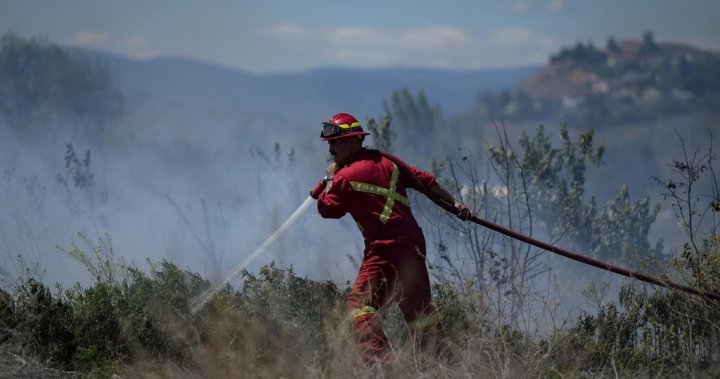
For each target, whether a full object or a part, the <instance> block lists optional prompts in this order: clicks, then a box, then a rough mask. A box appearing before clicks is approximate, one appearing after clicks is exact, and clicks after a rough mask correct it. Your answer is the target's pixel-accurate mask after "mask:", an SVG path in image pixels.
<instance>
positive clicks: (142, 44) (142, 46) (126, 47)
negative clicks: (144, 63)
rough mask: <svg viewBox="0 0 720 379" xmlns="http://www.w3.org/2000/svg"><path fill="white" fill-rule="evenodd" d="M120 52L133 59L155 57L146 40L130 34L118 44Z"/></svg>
mask: <svg viewBox="0 0 720 379" xmlns="http://www.w3.org/2000/svg"><path fill="white" fill-rule="evenodd" d="M120 48H121V49H122V51H123V52H124V53H125V54H126V55H129V56H131V57H133V58H138V59H147V58H152V57H153V56H155V55H157V52H155V51H153V49H152V48H150V44H149V43H148V41H147V39H146V38H145V37H144V36H143V35H141V34H132V35H130V36H127V37H126V38H124V39H123V40H122V41H121V42H120Z"/></svg>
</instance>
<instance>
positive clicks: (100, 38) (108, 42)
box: [70, 31, 160, 59]
mask: <svg viewBox="0 0 720 379" xmlns="http://www.w3.org/2000/svg"><path fill="white" fill-rule="evenodd" d="M70 44H71V45H74V46H80V47H86V48H95V49H103V50H110V51H112V52H114V53H117V54H121V55H125V56H129V57H132V58H137V59H147V58H152V57H154V56H157V55H159V54H160V52H159V51H157V50H155V49H153V48H152V47H151V46H150V43H149V42H148V40H147V38H146V37H145V36H143V35H142V34H139V33H134V34H130V35H127V36H124V37H122V38H111V37H110V36H108V35H107V34H105V33H100V32H93V31H80V32H77V33H75V34H74V35H73V36H72V37H71V38H70Z"/></svg>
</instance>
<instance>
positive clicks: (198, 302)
mask: <svg viewBox="0 0 720 379" xmlns="http://www.w3.org/2000/svg"><path fill="white" fill-rule="evenodd" d="M312 201H313V199H312V197H310V196H308V198H307V199H305V201H304V202H303V203H302V204H300V206H299V207H298V209H296V210H295V212H293V214H292V215H290V217H288V219H287V220H285V222H284V223H283V224H282V225H280V227H279V228H278V229H277V230H276V231H275V232H274V233H273V234H271V235H270V237H268V238H267V239H266V240H265V241H263V243H261V244H260V246H258V247H257V248H255V250H253V251H252V253H250V254H249V255H248V256H247V257H245V259H243V260H242V262H240V263H239V264H238V265H237V266H235V267H234V268H233V269H232V270H231V271H230V272H229V273H227V274H226V275H225V278H224V279H223V280H221V281H219V282H217V283H215V284H214V285H213V286H212V287H210V288H209V289H208V290H207V291H205V292H203V293H202V294H201V295H200V296H198V297H197V298H196V299H195V301H194V302H193V303H192V305H191V306H190V313H191V314H193V315H194V314H196V313H197V312H198V311H199V310H200V309H202V308H203V307H204V306H205V304H207V302H208V301H210V299H212V297H213V296H215V295H216V294H217V293H218V292H220V290H222V289H223V288H224V287H225V286H226V285H227V284H228V283H229V282H230V281H231V280H233V279H234V278H235V277H236V276H237V275H238V274H240V272H241V271H242V270H244V269H245V267H247V265H249V264H250V263H251V262H252V261H254V260H255V258H257V257H258V256H259V255H260V254H261V253H262V252H264V251H265V249H267V247H268V246H270V244H272V243H273V242H275V240H276V239H278V237H280V235H281V234H283V232H285V230H287V229H288V228H289V227H290V226H291V225H292V224H293V223H295V221H297V219H298V218H299V217H300V215H302V214H303V213H304V212H305V211H306V210H307V209H308V208H309V207H310V204H312Z"/></svg>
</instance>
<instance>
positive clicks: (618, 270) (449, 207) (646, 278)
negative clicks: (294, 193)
mask: <svg viewBox="0 0 720 379" xmlns="http://www.w3.org/2000/svg"><path fill="white" fill-rule="evenodd" d="M381 154H382V155H383V156H385V157H386V158H388V159H390V160H391V161H393V162H395V164H396V165H397V166H398V168H399V169H400V172H401V173H402V174H403V176H404V177H405V178H407V179H408V180H410V181H412V183H413V185H414V186H415V187H416V188H417V189H418V190H419V191H420V192H422V193H423V194H424V195H425V196H427V197H428V198H429V199H430V200H432V202H434V203H435V204H437V205H438V206H440V207H441V208H443V209H445V210H446V211H448V212H450V213H452V214H454V215H456V216H457V215H458V213H459V212H460V211H459V210H458V209H457V208H455V206H454V205H453V204H449V203H448V202H447V201H445V200H444V199H441V198H440V197H438V196H436V195H435V194H433V193H431V192H430V191H429V190H428V188H426V187H425V186H424V185H423V184H422V183H421V182H420V180H418V178H417V177H415V175H413V174H412V173H411V172H410V170H409V169H408V167H407V166H406V164H405V162H403V161H402V160H400V159H399V158H397V157H396V156H394V155H392V154H389V153H386V152H381ZM468 221H471V222H473V223H475V224H478V225H480V226H483V227H485V228H488V229H490V230H494V231H496V232H498V233H501V234H504V235H506V236H508V237H510V238H514V239H516V240H519V241H522V242H525V243H527V244H530V245H533V246H536V247H539V248H541V249H543V250H545V251H549V252H551V253H555V254H558V255H562V256H563V257H566V258H570V259H572V260H574V261H578V262H580V263H584V264H586V265H590V266H594V267H597V268H599V269H602V270H606V271H610V272H613V273H615V274H619V275H624V276H627V277H628V278H632V279H636V280H640V281H643V282H646V283H650V284H654V285H658V286H662V287H665V288H672V289H675V290H679V291H683V292H686V293H689V294H692V295H695V296H698V297H701V298H708V299H712V300H720V294H717V293H714V292H707V291H701V290H698V289H695V288H692V287H688V286H684V285H681V284H678V283H674V282H671V281H668V280H661V279H658V278H655V277H653V276H650V275H647V274H643V273H640V272H636V271H632V270H628V269H625V268H622V267H618V266H615V265H611V264H609V263H605V262H602V261H599V260H597V259H594V258H590V257H587V256H584V255H581V254H577V253H573V252H571V251H569V250H566V249H563V248H560V247H557V246H554V245H551V244H549V243H546V242H543V241H540V240H537V239H534V238H532V237H529V236H526V235H524V234H521V233H518V232H516V231H514V230H512V229H508V228H506V227H504V226H501V225H498V224H495V223H492V222H490V221H487V220H484V219H482V218H479V217H477V216H474V215H473V216H471V217H470V218H468Z"/></svg>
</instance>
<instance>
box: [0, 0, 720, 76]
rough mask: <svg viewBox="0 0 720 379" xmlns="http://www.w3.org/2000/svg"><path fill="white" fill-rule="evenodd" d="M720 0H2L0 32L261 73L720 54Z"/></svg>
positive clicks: (494, 65)
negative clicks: (651, 38) (666, 50)
mask: <svg viewBox="0 0 720 379" xmlns="http://www.w3.org/2000/svg"><path fill="white" fill-rule="evenodd" d="M718 15H720V1H718V0H686V1H682V0H602V1H600V0H597V1H592V0H507V1H489V0H475V1H471V0H463V1H460V0H456V1H453V0H446V1H440V0H413V1H405V0H398V1H392V0H384V1H379V0H363V1H359V0H335V1H331V0H307V1H280V0H257V1H246V0H235V1H231V0H221V1H189V0H174V1H173V0H157V1H137V0H125V1H109V0H64V1H58V0H0V25H2V26H1V28H2V29H4V30H2V29H0V31H1V32H8V31H14V32H16V33H18V34H20V35H21V36H25V37H28V36H43V37H47V38H48V39H49V40H50V41H52V42H55V43H59V44H62V45H68V46H69V45H72V46H82V47H91V48H97V49H103V50H108V51H111V52H115V53H118V54H122V55H125V56H129V57H133V58H139V59H149V58H156V57H160V56H182V57H189V58H193V59H197V60H202V61H208V62H212V63H216V64H220V65H223V66H227V67H231V68H236V69H241V70H246V71H250V72H255V73H270V72H286V71H298V70H305V69H309V68H316V67H326V66H349V67H363V68H364V67H384V66H412V67H433V68H448V69H475V68H490V67H510V66H519V65H526V64H539V63H544V62H546V61H547V58H548V56H549V55H550V54H552V53H554V52H557V51H558V49H560V48H561V47H563V46H570V45H572V44H574V43H576V42H577V41H583V42H587V41H593V42H594V43H595V44H596V45H598V46H604V44H605V41H606V40H607V38H608V36H611V35H612V36H615V37H616V38H617V39H630V38H639V37H640V36H641V35H642V33H644V32H645V31H648V30H652V31H653V32H654V33H655V36H656V39H657V40H658V41H673V42H688V43H691V44H694V45H696V46H699V47H703V48H710V49H714V50H718V51H720V26H719V25H720V23H718V22H716V19H717V18H718Z"/></svg>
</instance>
